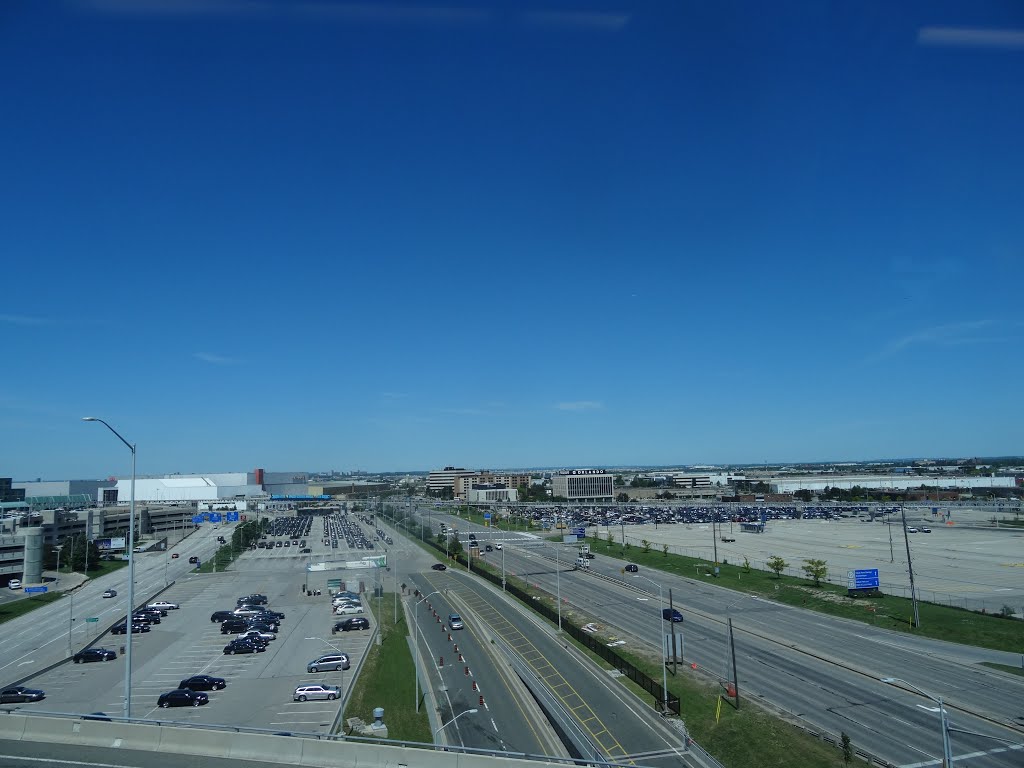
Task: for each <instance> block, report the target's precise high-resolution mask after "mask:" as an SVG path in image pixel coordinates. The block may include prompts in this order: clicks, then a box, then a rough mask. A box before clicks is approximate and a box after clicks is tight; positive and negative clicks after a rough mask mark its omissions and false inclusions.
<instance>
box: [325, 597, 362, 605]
mask: <svg viewBox="0 0 1024 768" xmlns="http://www.w3.org/2000/svg"><path fill="white" fill-rule="evenodd" d="M331 605H333V606H335V607H337V606H339V605H358V606H360V607H362V605H363V604H362V603H361V602H360V601H358V600H353V599H352V598H350V597H336V598H334V599H333V600H332V601H331Z"/></svg>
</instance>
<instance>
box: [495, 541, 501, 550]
mask: <svg viewBox="0 0 1024 768" xmlns="http://www.w3.org/2000/svg"><path fill="white" fill-rule="evenodd" d="M494 548H495V549H497V550H500V549H501V542H500V541H499V542H498V543H497V544H495V545H494Z"/></svg>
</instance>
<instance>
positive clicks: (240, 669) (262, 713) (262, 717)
mask: <svg viewBox="0 0 1024 768" xmlns="http://www.w3.org/2000/svg"><path fill="white" fill-rule="evenodd" d="M310 545H311V547H313V548H314V557H315V556H316V553H317V551H318V549H321V550H322V549H323V547H322V545H321V544H320V540H319V538H317V539H315V540H314V541H311V542H310ZM320 554H322V552H321V553H320ZM308 557H309V556H308V555H299V552H298V549H297V548H294V547H289V548H281V549H278V548H275V549H274V550H273V551H268V550H255V551H249V552H246V553H244V554H243V555H242V556H241V557H240V558H239V559H238V560H237V561H236V562H235V564H234V565H233V566H232V568H231V569H230V570H229V571H227V572H225V573H217V574H196V573H190V574H188V575H186V576H185V577H183V578H181V579H179V580H178V581H177V582H176V583H175V584H174V585H173V586H172V587H171V588H170V589H168V590H167V591H166V592H164V593H163V594H162V595H160V599H164V600H169V601H171V602H175V603H179V604H180V605H181V608H180V609H179V610H169V611H168V615H167V616H166V617H163V619H162V621H161V623H160V624H159V625H154V626H153V627H152V628H151V631H150V632H148V633H144V634H137V635H134V636H133V646H132V647H133V659H132V663H133V674H132V716H133V717H145V718H153V719H160V720H165V721H166V720H177V721H184V722H202V723H216V724H222V725H237V726H246V727H254V728H267V729H270V730H273V731H275V732H277V731H303V732H323V731H326V730H328V729H329V728H330V727H331V725H332V724H333V722H334V720H335V718H336V716H337V715H338V711H339V708H340V705H341V701H331V702H328V701H307V702H296V701H293V699H292V693H293V691H294V689H295V688H296V687H297V686H299V685H301V684H309V683H319V682H326V683H328V684H330V685H337V686H342V687H343V691H344V692H345V693H346V694H347V691H348V689H350V688H351V686H352V684H353V682H354V678H355V674H356V673H357V671H358V668H359V666H360V663H361V660H362V658H363V656H364V655H365V652H366V650H367V646H368V644H369V643H370V642H371V640H372V638H373V636H374V632H373V631H372V624H373V619H372V615H368V616H367V618H369V619H370V621H371V631H361V632H345V633H338V634H337V635H331V627H332V625H333V623H334V621H335V618H334V617H333V616H332V615H331V608H330V603H331V598H330V596H329V595H328V594H327V593H326V592H324V593H323V594H322V595H321V596H319V597H309V596H307V595H306V593H305V592H303V591H302V590H301V587H302V585H303V583H304V580H305V571H304V568H305V564H306V562H307V560H308ZM250 593H262V594H265V595H267V596H268V598H269V607H270V608H271V609H273V610H276V611H280V612H283V613H284V614H285V619H284V620H283V621H282V622H281V626H280V630H279V632H278V635H277V639H276V640H273V641H271V642H270V644H269V645H268V647H267V650H266V652H264V653H254V654H239V655H226V654H224V652H223V649H224V646H225V645H226V644H227V642H228V641H229V640H230V639H231V638H232V637H234V634H222V633H221V631H220V630H221V627H220V624H219V623H215V622H212V621H211V620H210V616H211V614H212V613H213V612H214V611H217V610H230V609H233V608H234V607H235V603H236V599H237V598H238V597H239V596H241V595H246V594H250ZM123 643H124V637H123V636H120V635H110V634H107V635H104V636H103V637H102V638H101V639H100V640H99V641H98V642H97V643H96V645H97V646H101V647H106V648H110V649H111V650H115V651H120V649H121V647H122V646H123ZM336 651H340V652H344V653H347V654H349V656H350V659H351V664H352V668H351V670H349V671H347V672H341V671H330V672H320V673H318V674H315V675H310V674H307V673H306V664H307V662H309V661H311V660H312V659H315V658H316V657H318V656H320V655H323V654H326V653H332V652H336ZM124 663H125V661H124V656H123V655H119V657H118V658H117V659H116V660H114V661H109V662H95V663H89V664H73V663H71V662H70V661H69V662H67V663H65V664H62V665H60V666H58V667H56V668H55V669H52V670H50V671H49V672H45V673H43V674H41V675H38V676H36V677H35V678H34V679H33V680H32V681H31V682H30V683H28V684H29V685H30V686H31V687H36V688H42V689H43V690H45V691H46V693H47V698H46V700H45V701H44V702H41V703H40V705H39V706H38V708H40V709H46V710H52V711H65V712H78V713H88V712H98V711H99V712H105V713H107V714H109V715H120V714H121V712H122V708H123V699H122V693H123V682H124V678H123V675H124V666H123V665H124ZM197 674H209V675H214V676H217V677H223V678H225V679H226V680H227V681H228V685H227V687H226V688H225V689H224V690H219V691H208V692H207V693H208V695H209V699H210V701H209V704H206V705H204V706H201V707H176V708H173V709H166V710H160V709H158V708H157V706H156V703H157V699H158V697H159V696H160V694H161V693H164V692H166V691H169V690H173V689H174V688H177V686H178V682H179V681H180V680H182V679H184V678H186V677H190V676H192V675H197ZM32 706H35V705H32ZM369 714H370V713H367V715H369Z"/></svg>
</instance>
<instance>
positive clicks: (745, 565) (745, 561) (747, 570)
mask: <svg viewBox="0 0 1024 768" xmlns="http://www.w3.org/2000/svg"><path fill="white" fill-rule="evenodd" d="M743 572H744V573H750V558H749V557H747V556H746V555H744V556H743Z"/></svg>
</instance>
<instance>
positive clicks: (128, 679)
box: [82, 416, 135, 718]
mask: <svg viewBox="0 0 1024 768" xmlns="http://www.w3.org/2000/svg"><path fill="white" fill-rule="evenodd" d="M82 421H98V422H99V423H100V424H102V425H103V426H105V427H106V428H107V429H109V430H110V431H111V432H113V433H114V436H115V437H117V439H118V440H120V441H121V442H122V443H124V444H125V445H127V446H128V450H130V451H131V452H132V484H131V497H130V501H129V507H128V612H127V619H126V620H125V647H126V649H127V650H126V651H125V657H124V662H125V665H124V716H125V717H126V718H130V717H131V716H132V611H133V610H134V608H135V444H134V443H129V442H128V441H127V440H125V439H124V438H123V437H121V435H120V433H118V431H117V430H116V429H114V428H113V427H112V426H110V425H109V424H107V422H105V421H104V420H103V419H97V418H96V417H95V416H83V417H82Z"/></svg>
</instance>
